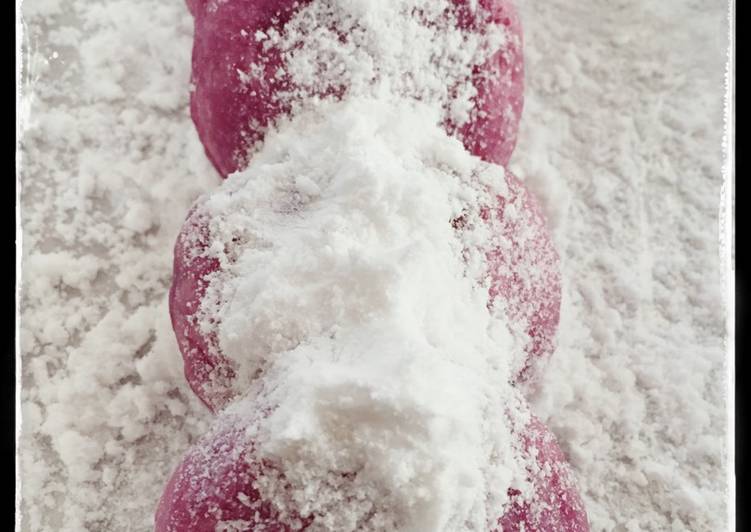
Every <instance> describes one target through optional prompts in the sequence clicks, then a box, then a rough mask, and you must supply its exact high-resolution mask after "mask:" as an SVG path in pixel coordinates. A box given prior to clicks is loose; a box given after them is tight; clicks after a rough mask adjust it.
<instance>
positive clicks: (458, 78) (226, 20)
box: [188, 0, 524, 176]
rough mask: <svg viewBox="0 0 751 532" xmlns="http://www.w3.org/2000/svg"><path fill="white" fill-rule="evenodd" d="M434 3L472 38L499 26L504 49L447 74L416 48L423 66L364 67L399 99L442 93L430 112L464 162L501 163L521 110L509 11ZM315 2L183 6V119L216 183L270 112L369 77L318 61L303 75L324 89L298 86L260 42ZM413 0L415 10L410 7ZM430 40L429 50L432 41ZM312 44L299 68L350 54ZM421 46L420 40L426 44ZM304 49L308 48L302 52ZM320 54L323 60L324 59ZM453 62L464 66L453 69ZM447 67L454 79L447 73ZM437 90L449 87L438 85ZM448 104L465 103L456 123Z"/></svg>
mask: <svg viewBox="0 0 751 532" xmlns="http://www.w3.org/2000/svg"><path fill="white" fill-rule="evenodd" d="M444 1H446V2H447V6H451V5H453V7H452V8H451V9H452V10H453V16H454V17H455V22H454V24H455V28H454V29H458V30H461V31H462V32H469V33H470V34H478V35H480V34H483V33H484V32H486V31H487V30H488V28H494V27H502V28H506V39H505V42H504V43H503V44H502V45H498V46H500V48H499V49H497V50H496V51H495V52H494V53H492V54H486V55H488V57H487V58H484V59H483V60H482V63H480V64H472V61H471V58H466V57H465V58H463V59H456V58H449V59H450V61H449V60H447V61H446V63H447V64H449V65H451V66H450V67H449V66H446V67H441V68H439V67H437V66H436V67H434V66H432V65H431V62H430V58H432V57H434V56H435V55H436V54H435V53H433V52H432V51H431V50H425V51H424V53H423V55H424V57H425V61H424V62H420V63H419V64H417V65H413V64H411V63H405V64H401V63H399V61H404V59H403V58H401V59H399V58H397V59H394V63H393V66H392V71H387V69H386V68H385V67H382V66H381V65H377V66H376V67H374V68H375V71H377V72H378V75H380V76H383V77H389V76H391V77H395V78H399V80H398V82H396V84H397V85H398V84H401V85H400V86H398V87H397V88H396V89H394V90H395V92H399V93H402V94H404V95H406V96H410V97H415V98H417V99H423V100H424V99H428V98H431V97H432V96H433V93H435V92H441V91H442V92H444V93H446V94H443V95H442V99H441V101H437V104H438V105H443V106H444V107H446V113H445V116H444V126H445V127H446V129H447V130H448V131H449V132H450V133H452V134H456V135H457V136H458V138H460V139H461V140H462V141H463V143H464V145H465V146H466V148H467V149H468V150H469V151H470V152H471V153H473V154H474V155H478V156H480V157H482V158H483V159H484V160H487V161H490V162H495V163H498V164H502V165H505V164H506V163H507V162H508V160H509V157H510V156H511V152H512V151H513V149H514V146H515V144H516V134H517V127H518V124H519V119H520V117H521V112H522V106H523V85H524V79H523V78H524V71H523V55H522V36H521V27H520V23H519V17H518V15H517V12H516V8H515V7H514V5H513V4H512V2H511V1H510V0H481V1H480V2H474V1H470V0H450V1H449V0H444ZM316 3H318V4H321V5H325V4H326V2H324V1H323V0H312V1H311V0H225V1H222V2H216V1H207V0H189V2H188V5H189V7H190V9H191V11H192V12H193V13H194V15H195V38H194V39H195V40H194V45H193V74H192V82H193V86H194V90H193V93H192V96H191V115H192V117H193V121H194V122H195V125H196V128H197V130H198V134H199V137H200V139H201V141H202V142H203V145H204V147H205V150H206V153H207V155H208V157H209V158H210V159H211V161H212V162H213V164H214V166H215V167H216V168H217V170H218V171H219V173H220V174H221V175H222V176H227V175H228V174H230V173H232V172H234V171H235V170H241V169H243V168H244V167H245V166H246V165H247V162H248V159H249V157H250V154H251V153H252V151H253V149H254V146H255V145H257V143H258V142H260V141H262V140H263V139H264V137H265V134H266V130H267V128H268V127H269V126H270V125H272V124H273V123H274V122H275V120H277V119H278V118H279V117H280V115H285V114H288V113H290V112H291V111H292V109H293V108H294V106H295V105H296V104H298V103H299V101H300V100H303V99H307V98H312V97H313V96H317V97H324V96H332V95H333V96H340V95H342V94H343V93H344V92H346V91H348V90H350V91H351V90H355V89H354V88H353V85H355V84H356V83H358V80H360V78H361V77H362V76H369V75H370V74H368V73H367V72H368V71H364V72H365V73H360V72H359V71H357V72H355V70H356V69H358V68H360V67H361V66H362V64H363V63H364V62H366V61H365V60H360V59H358V61H353V62H352V63H351V64H344V65H343V66H341V65H339V64H332V65H330V66H327V65H325V64H324V65H323V66H320V65H319V68H321V69H324V70H325V69H328V70H325V75H322V74H320V73H319V72H316V73H314V74H312V76H313V77H314V78H317V77H322V78H325V81H324V82H321V83H317V82H313V83H311V84H310V86H300V83H298V81H297V79H298V78H297V77H296V76H295V73H294V68H293V66H290V64H289V63H288V61H287V59H286V57H287V55H284V54H282V53H281V52H280V49H279V46H277V45H276V44H275V43H273V42H272V40H271V38H270V37H269V35H278V34H279V33H283V31H284V29H285V24H287V23H288V22H289V21H290V19H291V18H292V17H294V16H295V15H296V14H297V13H298V12H299V11H300V10H301V9H304V8H305V7H308V6H310V5H312V4H316ZM408 3H409V2H405V4H408ZM413 3H415V4H416V5H419V4H420V2H418V1H415V2H413ZM470 6H475V7H470ZM314 7H315V6H314ZM335 9H336V6H335ZM475 9H476V10H477V11H475ZM375 18H377V17H375ZM328 23H329V22H327V24H328ZM360 27H362V25H360ZM378 30H379V27H378V26H377V24H376V25H374V27H373V28H372V29H367V31H368V32H369V34H367V35H365V36H364V37H363V39H366V38H367V39H379V38H381V37H382V36H381V35H371V34H372V33H376V32H377V31H378ZM381 31H383V29H382V28H381ZM275 32H278V33H275ZM319 35H320V33H315V35H313V34H312V32H311V34H310V35H302V36H301V40H302V41H303V42H306V43H315V39H319ZM437 35H441V34H439V33H437ZM347 38H348V36H347V35H346V34H344V33H343V34H342V35H341V39H342V42H343V43H344V42H345V41H346V42H347V45H348V46H353V47H359V49H360V50H361V51H363V52H362V53H363V57H364V58H365V59H366V60H368V61H370V60H372V61H373V62H380V63H384V61H382V60H381V58H380V56H378V55H377V54H379V53H385V52H383V51H382V50H381V49H380V48H379V47H378V46H375V45H373V50H370V49H368V50H365V47H366V45H365V44H362V45H360V44H359V43H354V44H352V43H349V41H347ZM452 38H454V36H452ZM432 39H433V41H432V43H433V44H434V45H435V40H436V37H435V36H433V38H432ZM320 40H321V41H322V42H323V43H324V44H321V49H322V50H323V51H321V58H320V59H317V58H316V59H313V58H309V57H307V56H305V57H303V58H302V59H301V62H302V63H304V64H306V65H307V64H308V63H310V62H312V61H318V62H320V63H326V60H327V58H328V57H329V56H331V55H332V54H333V56H334V57H337V55H336V54H337V53H338V54H340V55H341V56H343V57H348V56H351V55H352V54H351V53H350V51H349V50H350V48H344V46H345V45H344V44H341V48H342V49H341V50H339V51H337V50H334V51H331V50H330V49H329V48H330V47H332V46H336V45H337V44H339V43H337V42H334V43H333V44H332V43H330V42H328V41H325V37H321V38H320ZM426 42H430V40H429V39H426ZM451 42H452V43H453V44H452V45H451V47H452V48H454V49H457V50H460V49H462V47H463V46H465V45H462V44H461V42H455V41H451ZM381 44H382V43H381ZM419 44H420V43H418V42H411V43H409V45H410V46H412V47H413V48H412V50H411V54H413V55H414V56H415V58H421V57H422V56H420V55H419V54H418V50H419V49H418V48H416V47H417V46H419ZM313 46H314V44H310V47H313ZM447 46H448V45H447ZM467 47H468V46H467ZM398 49H400V48H398ZM324 53H325V54H327V55H325V56H324V55H323V54H324ZM482 57H485V56H482ZM462 60H463V61H465V62H467V64H464V65H462V64H461V61H462ZM457 64H458V66H457ZM335 66H336V67H337V69H338V70H336V69H335V68H334V67H335ZM451 68H453V69H454V70H459V72H458V73H457V72H456V71H450V69H451ZM410 69H412V70H413V71H409V70H410ZM418 69H424V70H425V72H422V71H417V70H418ZM339 70H341V72H340V71H339ZM444 70H445V71H446V72H444ZM427 76H432V78H437V79H438V80H440V81H441V82H442V83H443V86H442V87H440V91H438V87H430V85H429V84H426V83H425V81H424V79H425V78H426V77H427ZM410 77H411V78H414V79H415V85H416V86H417V87H416V88H415V87H413V86H411V85H410V84H408V83H405V82H404V78H410ZM339 78H341V79H339ZM433 81H435V79H433ZM464 82H470V83H471V86H469V87H462V86H461V83H464ZM447 83H448V84H450V86H446V84H447ZM421 84H424V85H428V87H429V89H430V90H432V91H433V93H430V94H428V93H427V91H428V89H427V88H426V89H423V88H422V87H421ZM392 85H393V83H392ZM356 90H358V91H361V90H362V87H360V86H358V87H357V88H356ZM458 100H466V102H464V103H461V105H460V107H470V109H467V110H460V112H466V113H467V114H468V116H467V117H465V118H462V119H456V118H455V117H454V111H452V110H451V109H449V107H450V106H451V105H452V101H453V102H454V103H456V102H457V101H458Z"/></svg>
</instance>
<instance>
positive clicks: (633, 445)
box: [20, 0, 727, 531]
mask: <svg viewBox="0 0 751 532" xmlns="http://www.w3.org/2000/svg"><path fill="white" fill-rule="evenodd" d="M519 3H520V8H521V14H522V22H523V24H524V27H525V42H526V49H525V54H526V60H527V67H526V70H527V75H526V78H527V86H528V89H527V91H526V93H525V96H526V108H525V111H524V115H523V118H522V131H521V136H520V144H519V147H518V148H517V151H516V153H515V156H514V159H513V164H512V166H511V169H512V170H514V171H515V172H516V173H517V174H518V175H519V176H520V177H523V178H526V181H527V183H528V185H529V186H531V187H532V188H533V189H534V190H535V192H536V193H537V194H538V195H539V196H540V197H541V198H542V199H543V203H544V204H545V206H546V208H547V211H548V215H549V218H550V223H551V227H552V228H553V229H554V232H555V238H556V243H557V245H558V248H559V251H560V252H561V256H562V259H563V282H564V306H563V312H562V320H563V321H562V327H561V332H562V334H561V335H560V338H559V343H560V346H559V349H558V352H557V353H556V354H555V355H554V356H553V361H552V364H551V366H550V367H549V369H548V373H547V377H546V378H545V380H544V381H543V384H542V389H541V391H540V393H539V394H538V396H537V397H536V398H535V404H534V405H533V408H534V410H535V411H536V413H537V414H538V415H540V416H541V417H542V418H543V421H545V422H546V423H547V424H548V425H549V426H550V427H551V428H552V429H553V431H554V432H555V433H556V435H557V436H558V438H559V441H560V442H561V445H562V447H563V449H564V451H565V452H566V453H567V454H568V456H569V459H570V460H571V462H572V465H573V466H574V468H575V470H576V472H577V474H578V477H579V483H580V485H581V487H582V492H583V495H584V497H585V502H586V503H587V509H588V512H589V515H590V519H591V521H592V525H593V529H594V530H621V531H627V530H670V529H674V530H685V529H690V530H713V531H714V530H723V529H724V528H725V527H726V520H725V514H726V508H725V493H724V481H725V478H726V477H725V466H726V458H725V455H724V454H723V453H724V449H725V439H724V434H725V420H726V415H725V382H724V380H723V379H724V349H723V346H722V334H723V331H724V326H723V323H724V307H723V301H722V298H721V285H720V264H721V262H720V258H719V254H718V253H719V251H718V233H719V225H718V205H719V199H720V198H719V195H720V186H721V182H722V179H721V166H722V152H721V140H722V103H723V100H722V98H723V94H724V88H723V75H724V68H725V64H724V63H725V47H726V33H727V31H726V30H727V25H726V20H725V13H726V5H725V3H724V2H722V1H720V0H714V1H711V2H710V1H705V2H699V1H693V2H663V3H655V2H651V1H649V0H641V1H638V2H631V3H626V2H612V1H609V0H596V1H593V2H590V3H588V4H586V5H584V4H581V3H575V2H569V1H566V0H550V1H538V2H530V1H527V2H522V1H520V2H519ZM24 13H25V16H26V24H27V26H26V35H27V46H28V48H27V55H26V67H27V68H26V71H25V73H26V75H25V78H26V80H27V82H28V84H27V85H26V96H25V98H26V99H25V102H24V105H25V107H26V108H27V109H28V111H29V114H28V118H27V120H26V122H25V128H26V133H25V135H24V138H23V171H22V175H21V179H22V181H21V184H22V187H23V189H22V205H21V208H22V223H23V249H24V256H23V272H22V279H23V292H22V301H21V305H22V316H21V320H22V321H21V349H22V356H23V359H22V363H23V383H22V384H23V386H24V389H23V393H22V401H23V407H22V416H23V426H22V430H23V436H22V441H21V443H22V447H21V450H20V452H21V463H22V467H23V471H22V480H23V487H22V489H23V496H24V507H23V508H24V515H23V527H22V529H23V530H25V531H32V530H33V531H36V530H70V531H74V530H75V531H80V530H91V531H147V530H149V529H150V527H151V520H152V516H153V511H154V508H155V506H156V503H157V499H158V497H159V494H160V493H161V490H162V488H163V485H164V483H165V482H166V480H167V477H168V475H169V473H170V471H171V469H172V468H173V467H174V466H175V465H176V464H177V462H178V460H179V459H180V456H181V455H182V453H183V452H184V450H185V449H186V448H187V447H188V445H189V443H190V442H191V441H193V440H194V439H195V438H196V437H197V436H198V435H200V434H202V433H204V432H205V431H206V429H207V426H208V420H209V418H208V415H207V413H206V412H205V411H204V409H203V407H202V406H201V405H200V404H199V402H198V400H197V399H195V398H194V396H193V394H192V393H190V391H189V390H188V389H187V385H186V383H185V381H184V379H183V378H182V367H181V365H182V361H181V359H180V355H179V353H178V351H177V346H176V344H175V340H174V336H173V334H172V330H171V327H170V325H169V318H168V316H167V308H166V291H167V288H168V286H169V281H170V272H171V260H172V245H173V243H174V238H175V237H176V235H177V231H178V229H179V227H180V225H181V223H182V222H183V219H184V217H185V214H186V213H187V211H188V208H189V206H190V204H191V203H192V201H193V199H195V198H196V197H197V196H198V195H199V194H200V193H202V192H204V191H207V190H211V189H213V188H215V187H216V186H217V185H218V182H219V181H218V177H217V176H216V175H215V174H214V171H213V169H212V168H211V166H210V164H209V163H208V161H206V159H205V157H204V155H203V151H202V148H201V146H200V144H199V143H198V141H197V137H196V134H195V131H194V129H193V127H192V124H191V123H190V120H189V118H188V116H187V100H188V91H187V90H188V87H187V79H188V77H189V59H190V46H191V19H190V16H189V14H188V12H187V10H186V9H185V7H184V5H183V2H182V0H169V1H168V0H160V1H155V0H131V1H125V0H110V1H97V2H94V1H92V0H87V1H72V0H71V1H65V0H25V2H24Z"/></svg>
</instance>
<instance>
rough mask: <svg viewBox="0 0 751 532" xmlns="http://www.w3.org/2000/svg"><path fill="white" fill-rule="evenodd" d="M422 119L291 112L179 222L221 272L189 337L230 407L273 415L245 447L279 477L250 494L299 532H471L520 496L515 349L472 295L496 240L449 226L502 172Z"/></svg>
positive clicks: (497, 188) (416, 113) (500, 182)
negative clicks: (217, 354) (233, 403)
mask: <svg viewBox="0 0 751 532" xmlns="http://www.w3.org/2000/svg"><path fill="white" fill-rule="evenodd" d="M439 111H440V109H431V108H430V107H426V106H424V105H414V104H411V103H409V102H407V101H404V100H397V101H389V100H373V99H368V98H366V99H363V98H348V99H347V100H345V101H344V102H342V103H335V104H327V105H322V106H320V107H319V108H318V109H316V110H315V111H314V112H310V113H302V114H299V115H296V116H295V117H294V119H292V120H291V121H290V122H288V123H286V124H284V125H283V126H282V127H281V128H280V130H279V131H278V132H275V133H273V134H272V135H270V136H269V138H268V139H267V142H266V144H265V147H264V149H263V150H262V151H261V152H260V153H259V154H257V156H256V157H255V158H254V160H253V162H252V164H251V165H250V167H249V168H248V169H247V170H245V171H243V172H242V173H238V174H234V175H232V176H230V178H229V179H228V180H227V182H226V183H225V184H224V185H223V186H222V188H221V189H220V190H219V191H217V192H216V193H214V194H212V195H210V196H209V197H208V198H206V199H205V200H203V201H201V202H200V204H199V206H198V208H197V209H196V211H195V214H194V216H201V217H202V216H207V217H208V220H209V224H208V227H209V240H208V241H209V247H208V250H207V251H206V254H207V255H208V256H210V257H212V258H218V259H219V261H220V264H221V271H220V272H219V273H217V274H214V275H213V278H212V280H211V282H210V284H209V287H208V289H207V298H206V299H205V300H204V303H203V304H202V309H201V313H202V314H204V315H206V316H207V319H206V320H205V321H204V323H203V326H204V327H203V328H204V334H206V335H208V334H209V333H213V332H216V333H217V336H218V338H219V345H220V347H221V351H222V354H223V355H224V356H226V357H228V358H229V359H230V360H232V361H233V362H234V363H235V365H236V372H237V374H238V379H237V380H236V381H235V382H234V383H233V386H234V388H235V391H236V393H238V394H242V393H243V392H245V391H246V390H249V389H250V390H251V391H250V392H249V394H248V396H247V397H248V399H247V400H246V402H245V403H244V404H243V405H242V407H241V408H243V409H250V410H255V411H265V410H269V411H273V414H272V415H271V416H270V417H269V418H268V419H265V420H264V421H262V422H261V423H260V424H259V425H258V426H257V427H256V428H255V430H254V431H251V432H250V433H249V435H248V436H249V437H250V438H251V439H253V440H254V441H256V442H257V448H256V451H257V453H258V455H259V458H261V459H264V458H268V459H274V460H275V461H276V462H281V466H280V470H282V471H284V474H285V476H284V478H283V479H280V480H279V481H278V482H276V483H275V482H269V483H267V484H265V485H264V486H263V489H262V493H263V494H264V495H265V496H266V497H265V498H266V500H271V501H279V500H284V499H285V498H289V499H291V500H290V502H289V504H287V505H286V507H287V509H288V511H290V512H291V515H309V514H311V513H313V514H315V515H317V516H322V517H321V518H316V521H315V525H314V526H315V527H317V528H315V530H337V531H342V532H344V531H355V530H363V531H364V530H372V531H379V530H380V531H383V530H399V531H420V530H435V531H447V532H448V531H454V532H459V531H464V530H486V529H487V527H488V525H489V524H491V523H492V524H494V523H495V522H496V520H497V519H498V518H499V517H500V516H501V514H502V513H503V512H502V509H503V506H504V503H505V502H506V499H507V493H506V490H505V489H498V486H509V485H510V484H511V482H512V481H515V483H514V486H515V487H517V488H519V489H524V486H523V485H521V484H519V483H520V482H521V481H522V480H523V479H524V477H525V473H524V471H525V465H527V464H524V463H523V461H522V458H521V457H520V456H521V451H520V449H519V445H520V440H519V436H518V435H512V429H513V426H514V425H512V424H511V421H510V419H509V418H508V417H507V416H506V412H509V413H513V417H514V418H516V419H517V423H516V425H515V426H516V427H521V426H524V424H525V422H524V417H525V416H527V415H528V414H527V412H526V409H523V410H522V411H521V412H517V411H518V410H519V409H520V407H519V401H520V397H519V396H518V393H517V392H516V391H514V390H513V388H511V385H510V384H509V382H510V380H511V372H510V370H511V365H512V360H513V357H514V356H515V355H516V356H519V355H522V356H523V353H522V349H521V346H520V345H516V344H515V343H514V342H513V340H512V337H511V336H510V335H509V332H508V330H507V329H506V323H505V320H499V319H493V318H491V315H490V313H489V312H488V310H487V298H488V288H487V285H485V284H481V283H478V282H477V279H482V278H483V277H484V274H485V270H486V267H485V266H484V260H483V259H484V251H483V250H484V249H488V248H489V247H490V246H491V245H495V244H496V242H495V240H496V239H495V238H494V237H497V236H498V235H497V234H494V233H492V232H491V231H490V226H489V224H487V223H486V222H484V221H483V220H482V218H481V215H480V209H479V208H478V209H475V211H474V212H472V211H467V210H466V205H488V204H492V202H494V201H495V195H494V194H496V193H499V194H503V193H504V192H505V181H504V170H503V168H501V167H499V166H495V165H490V164H487V163H483V162H482V161H481V160H480V159H479V158H476V157H472V156H470V155H469V154H468V153H467V152H466V151H465V150H464V148H463V146H462V145H461V143H460V142H459V141H458V140H455V139H451V138H450V137H448V135H447V134H446V133H445V132H444V130H443V129H442V128H440V126H438V125H436V123H437V120H436V116H437V115H438V112H439ZM415 131H420V132H421V134H420V135H415V134H414V132H415ZM488 190H492V191H493V192H492V193H491V192H488ZM462 215H463V216H464V219H465V227H466V229H464V230H463V231H461V232H459V231H457V230H456V229H455V228H454V227H453V226H452V224H451V221H452V220H453V219H455V218H457V217H459V216H462ZM468 268H469V271H467V269H468ZM256 379H258V380H259V381H260V382H259V383H255V386H253V385H252V384H253V381H255V380H256ZM259 388H260V390H261V391H260V392H258V391H257V389H259ZM257 394H260V395H258V396H257ZM348 475H353V476H351V477H350V476H348ZM290 485H291V486H292V489H291V492H290ZM352 498H354V500H355V501H360V502H359V503H353V502H352Z"/></svg>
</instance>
